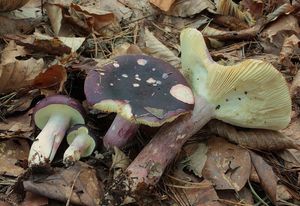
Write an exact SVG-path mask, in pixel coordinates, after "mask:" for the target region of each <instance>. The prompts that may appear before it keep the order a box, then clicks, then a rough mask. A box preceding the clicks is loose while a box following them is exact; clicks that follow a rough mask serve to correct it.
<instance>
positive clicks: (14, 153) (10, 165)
mask: <svg viewBox="0 0 300 206" xmlns="http://www.w3.org/2000/svg"><path fill="white" fill-rule="evenodd" d="M28 153H29V144H28V142H27V141H26V140H22V139H10V140H6V141H1V142H0V162H1V167H0V174H1V175H8V176H14V177H18V176H19V175H21V174H22V173H24V172H25V170H24V169H23V168H22V167H20V166H18V165H17V164H16V163H17V162H18V161H26V160H27V158H28Z"/></svg>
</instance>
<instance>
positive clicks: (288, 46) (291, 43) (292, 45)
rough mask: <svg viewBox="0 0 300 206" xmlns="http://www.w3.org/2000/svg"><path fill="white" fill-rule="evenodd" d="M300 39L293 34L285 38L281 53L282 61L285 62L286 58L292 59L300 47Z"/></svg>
mask: <svg viewBox="0 0 300 206" xmlns="http://www.w3.org/2000/svg"><path fill="white" fill-rule="evenodd" d="M299 45H300V39H299V38H298V37H297V36H296V35H295V34H293V35H291V36H290V37H287V38H285V39H284V41H283V44H282V48H281V51H280V54H279V57H280V61H281V62H283V61H284V60H286V59H290V57H291V56H292V55H293V54H296V51H297V50H299V48H300V46H299Z"/></svg>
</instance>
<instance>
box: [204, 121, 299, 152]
mask: <svg viewBox="0 0 300 206" xmlns="http://www.w3.org/2000/svg"><path fill="white" fill-rule="evenodd" d="M208 127H209V128H210V131H211V132H213V133H214V134H217V135H219V136H221V137H225V138H227V139H228V140H229V141H231V142H234V143H236V144H239V145H241V146H244V147H248V148H251V149H258V150H267V151H274V150H282V149H288V148H299V147H300V145H299V143H297V142H295V141H294V140H293V139H291V138H289V137H288V136H286V135H284V134H282V133H280V132H278V131H273V130H264V129H243V130H237V129H236V128H235V127H234V126H231V125H229V124H226V123H224V122H222V121H218V120H213V121H211V122H209V123H208Z"/></svg>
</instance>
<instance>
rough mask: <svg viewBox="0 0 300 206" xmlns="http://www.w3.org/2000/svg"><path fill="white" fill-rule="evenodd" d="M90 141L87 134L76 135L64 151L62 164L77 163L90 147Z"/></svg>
mask: <svg viewBox="0 0 300 206" xmlns="http://www.w3.org/2000/svg"><path fill="white" fill-rule="evenodd" d="M90 139H91V137H90V136H89V135H88V134H87V133H81V134H79V135H77V136H76V137H75V139H74V140H73V142H72V143H71V144H70V146H69V147H68V149H67V150H66V151H65V153H64V159H63V162H64V163H65V164H70V163H71V162H75V161H78V160H79V159H80V157H81V156H82V153H83V152H85V151H86V149H87V148H88V147H89V146H90V145H91V141H90Z"/></svg>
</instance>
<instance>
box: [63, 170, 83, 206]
mask: <svg viewBox="0 0 300 206" xmlns="http://www.w3.org/2000/svg"><path fill="white" fill-rule="evenodd" d="M80 173H81V170H80V171H79V172H78V173H77V174H76V176H75V178H74V182H73V184H72V187H71V192H70V195H69V198H68V201H67V203H66V206H69V205H70V200H71V197H72V194H73V190H74V186H75V183H76V181H77V179H78V177H79V175H80Z"/></svg>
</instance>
